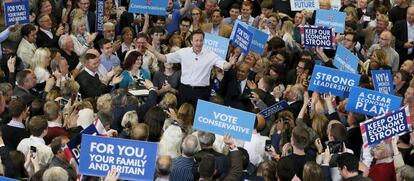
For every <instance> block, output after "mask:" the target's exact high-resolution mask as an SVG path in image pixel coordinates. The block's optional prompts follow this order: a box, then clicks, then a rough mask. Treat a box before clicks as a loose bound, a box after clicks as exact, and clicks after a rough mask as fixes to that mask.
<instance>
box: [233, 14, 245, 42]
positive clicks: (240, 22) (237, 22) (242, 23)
mask: <svg viewBox="0 0 414 181" xmlns="http://www.w3.org/2000/svg"><path fill="white" fill-rule="evenodd" d="M239 25H241V26H244V27H245V28H249V25H248V24H246V23H245V22H243V21H240V20H239V19H238V20H236V22H234V25H233V27H237V26H239ZM235 32H236V28H233V30H232V31H231V34H230V40H233V39H234V34H235Z"/></svg>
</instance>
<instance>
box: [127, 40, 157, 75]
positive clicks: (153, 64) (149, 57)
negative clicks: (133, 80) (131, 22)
mask: <svg viewBox="0 0 414 181" xmlns="http://www.w3.org/2000/svg"><path fill="white" fill-rule="evenodd" d="M148 40H149V37H148V35H147V34H146V33H139V34H138V35H137V38H136V39H135V47H136V50H137V51H138V52H139V53H141V54H142V65H141V67H142V68H143V69H144V70H146V71H147V72H151V73H154V72H156V71H157V70H159V67H158V60H157V58H156V57H155V56H154V54H152V53H151V52H150V51H148V50H147V47H146V46H145V45H146V44H147V43H148ZM125 54H126V52H125Z"/></svg>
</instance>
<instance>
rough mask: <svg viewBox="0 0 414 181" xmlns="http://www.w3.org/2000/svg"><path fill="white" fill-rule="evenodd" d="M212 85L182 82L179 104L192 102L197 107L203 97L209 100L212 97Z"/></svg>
mask: <svg viewBox="0 0 414 181" xmlns="http://www.w3.org/2000/svg"><path fill="white" fill-rule="evenodd" d="M210 93H211V86H205V87H192V86H189V85H185V84H180V87H179V93H178V94H179V96H178V104H179V105H180V106H181V105H182V104H184V103H190V104H192V105H193V106H194V109H195V108H196V107H197V100H198V99H202V100H205V101H208V100H209V99H210Z"/></svg>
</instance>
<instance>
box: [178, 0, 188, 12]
mask: <svg viewBox="0 0 414 181" xmlns="http://www.w3.org/2000/svg"><path fill="white" fill-rule="evenodd" d="M189 8H190V0H185V3H184V7H182V8H181V9H180V15H183V14H185V12H187V11H188V9H189Z"/></svg>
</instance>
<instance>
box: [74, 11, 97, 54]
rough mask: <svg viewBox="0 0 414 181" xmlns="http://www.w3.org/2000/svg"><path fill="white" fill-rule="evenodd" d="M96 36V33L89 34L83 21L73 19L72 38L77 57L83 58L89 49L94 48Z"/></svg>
mask: <svg viewBox="0 0 414 181" xmlns="http://www.w3.org/2000/svg"><path fill="white" fill-rule="evenodd" d="M96 36H97V33H96V32H95V33H92V34H89V33H88V32H87V31H86V24H85V21H84V20H83V19H81V18H75V19H73V22H72V27H71V35H70V37H71V38H72V40H73V44H74V52H75V53H76V55H78V56H82V55H84V54H85V53H86V51H87V50H88V49H89V48H91V47H93V41H94V40H95V38H96Z"/></svg>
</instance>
